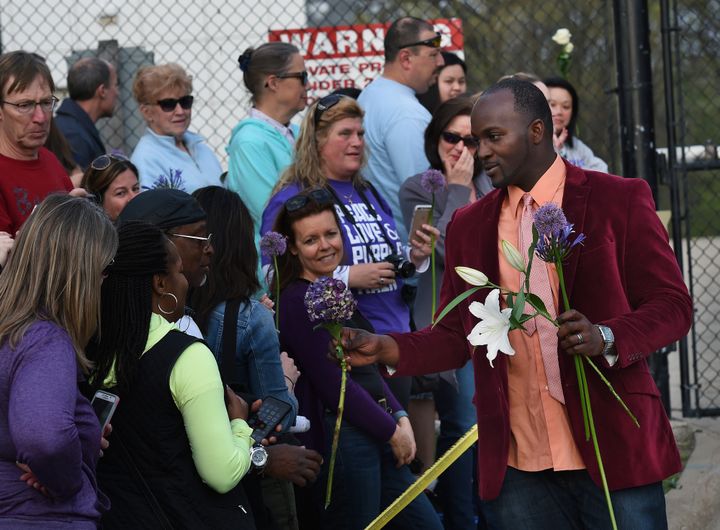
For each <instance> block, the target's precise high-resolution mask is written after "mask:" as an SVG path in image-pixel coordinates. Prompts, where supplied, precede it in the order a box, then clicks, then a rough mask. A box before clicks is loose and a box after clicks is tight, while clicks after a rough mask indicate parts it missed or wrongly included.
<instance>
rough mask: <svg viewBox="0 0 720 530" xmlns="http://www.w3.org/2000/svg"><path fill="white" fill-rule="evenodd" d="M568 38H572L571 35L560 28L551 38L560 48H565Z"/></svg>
mask: <svg viewBox="0 0 720 530" xmlns="http://www.w3.org/2000/svg"><path fill="white" fill-rule="evenodd" d="M570 37H572V33H570V30H569V29H567V28H560V29H559V30H557V31H556V32H555V35H553V36H552V40H553V41H555V42H556V43H557V44H559V45H560V46H565V45H566V44H567V43H568V42H570Z"/></svg>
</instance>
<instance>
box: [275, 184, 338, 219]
mask: <svg viewBox="0 0 720 530" xmlns="http://www.w3.org/2000/svg"><path fill="white" fill-rule="evenodd" d="M310 201H313V202H315V203H317V204H319V205H321V206H323V205H325V204H330V203H332V202H333V197H332V195H331V194H330V192H329V191H328V190H326V189H325V188H318V189H316V190H312V191H309V192H306V193H298V194H297V195H294V196H293V197H290V198H289V199H288V200H286V201H285V211H286V212H288V213H292V212H297V211H298V210H300V209H302V208H305V206H307V205H308V203H309V202H310Z"/></svg>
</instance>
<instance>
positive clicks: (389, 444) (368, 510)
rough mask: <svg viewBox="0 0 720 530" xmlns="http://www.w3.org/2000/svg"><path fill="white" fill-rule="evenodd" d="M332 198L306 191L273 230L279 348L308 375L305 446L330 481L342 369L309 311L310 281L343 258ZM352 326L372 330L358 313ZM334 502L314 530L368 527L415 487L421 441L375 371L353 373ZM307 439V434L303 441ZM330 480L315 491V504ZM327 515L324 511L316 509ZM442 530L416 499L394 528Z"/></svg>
mask: <svg viewBox="0 0 720 530" xmlns="http://www.w3.org/2000/svg"><path fill="white" fill-rule="evenodd" d="M333 202H334V201H333V196H332V194H331V193H330V192H329V191H328V190H326V189H324V188H320V189H314V190H309V191H304V192H302V193H300V194H297V195H294V196H292V197H290V198H289V199H288V200H287V201H285V203H284V204H283V206H282V208H281V210H280V213H279V215H278V217H277V222H276V223H275V230H276V231H277V232H279V233H280V234H282V235H284V236H285V237H286V238H287V241H288V251H287V252H286V253H285V254H283V255H282V256H279V257H278V271H276V272H277V273H278V274H279V278H280V287H281V295H280V315H279V318H280V345H281V349H283V350H285V351H287V352H288V354H289V355H290V356H291V357H293V359H294V360H295V362H296V363H297V365H298V368H299V369H300V371H301V372H302V374H303V375H302V377H300V379H298V382H297V386H296V387H295V395H296V396H297V398H298V402H299V411H300V413H301V414H303V415H305V416H307V417H308V418H310V421H311V425H312V427H311V429H310V432H309V433H307V435H304V439H303V442H304V443H305V444H306V446H307V447H309V448H311V449H316V450H318V451H319V452H321V453H322V454H323V455H324V456H325V463H324V465H323V477H324V478H326V476H327V464H328V463H329V456H330V455H329V453H330V440H331V437H332V432H333V428H334V425H335V419H336V411H337V403H338V397H339V390H340V368H339V367H338V366H337V364H335V363H334V362H332V361H331V360H330V359H328V356H327V352H328V346H329V342H330V335H329V334H328V333H327V331H325V330H323V329H317V330H316V329H315V325H314V324H313V323H311V322H310V319H309V317H308V316H307V311H306V310H305V306H304V299H305V292H306V291H307V288H308V286H309V285H310V282H313V281H315V280H317V279H318V278H320V277H323V276H332V274H333V271H334V270H335V269H336V268H337V267H338V265H339V264H340V262H341V260H342V257H343V240H342V235H341V231H340V222H339V219H338V216H337V213H336V211H335V207H334V204H333ZM348 325H351V326H356V327H360V328H364V329H373V326H372V325H371V324H370V322H369V321H368V320H367V319H365V317H364V316H363V315H362V314H361V313H360V312H359V311H356V313H355V314H354V315H353V318H352V319H351V321H349V323H348ZM346 392H347V393H346V400H345V413H344V416H343V420H344V421H343V424H342V427H341V434H340V444H339V448H338V455H337V462H336V467H335V474H334V478H333V496H332V503H331V504H330V506H329V508H328V509H327V511H325V513H324V514H323V517H322V519H323V521H322V523H316V524H315V526H314V528H318V527H321V526H322V527H323V528H332V529H344V528H353V529H355V528H358V529H361V528H365V527H366V526H367V525H368V524H369V523H370V522H371V521H372V520H373V519H374V518H375V517H376V516H377V515H378V514H379V513H380V511H381V510H382V509H384V508H385V507H386V506H388V505H389V504H390V503H391V502H392V501H393V500H395V498H397V497H398V496H399V495H400V493H402V492H403V491H404V490H405V489H406V488H407V487H408V486H409V485H410V484H412V482H413V481H414V477H413V475H412V473H411V472H410V470H409V468H408V466H407V465H406V464H409V463H410V462H411V461H412V460H413V458H414V457H415V440H414V437H413V434H412V427H410V422H409V420H408V418H407V414H406V413H405V411H404V410H402V408H401V407H400V404H399V403H398V402H397V400H396V399H395V397H394V396H393V394H392V392H391V391H390V389H389V388H388V386H387V384H386V383H385V381H384V379H383V377H382V376H381V375H380V372H379V370H378V368H377V366H375V365H371V366H368V367H367V369H361V370H352V372H351V373H350V377H349V379H348V383H347V391H346ZM301 436H303V435H301ZM324 482H325V480H322V481H320V484H318V485H317V486H316V489H315V491H316V493H318V495H316V503H317V504H319V500H320V494H321V493H322V492H323V491H324ZM316 512H317V513H321V512H322V509H321V505H320V506H318V507H317V509H316ZM393 525H396V527H397V528H416V529H439V528H442V525H441V523H440V521H439V519H438V517H437V514H436V513H435V511H434V510H433V508H432V505H431V504H430V502H429V501H428V499H427V498H426V497H425V496H420V497H418V498H417V499H416V500H415V501H413V502H412V503H411V504H410V505H409V506H408V507H407V508H405V509H404V510H403V511H402V512H401V513H400V514H399V515H398V516H397V517H395V519H394V520H393V523H392V524H391V525H390V526H389V528H392V527H393Z"/></svg>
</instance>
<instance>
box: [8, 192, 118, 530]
mask: <svg viewBox="0 0 720 530" xmlns="http://www.w3.org/2000/svg"><path fill="white" fill-rule="evenodd" d="M116 249H117V234H116V232H115V229H114V227H113V225H112V223H111V222H110V219H108V217H107V215H106V214H105V212H103V211H102V210H101V209H100V208H99V207H98V206H96V205H95V204H93V203H92V202H90V201H88V200H86V199H78V198H73V197H70V196H67V195H51V196H49V197H48V198H47V199H45V201H44V202H43V203H42V204H40V205H39V206H38V208H37V210H36V211H35V212H33V213H32V214H31V215H30V217H29V218H28V220H27V221H26V222H25V224H24V225H23V227H22V230H21V231H20V235H19V236H18V238H17V240H16V244H15V248H14V249H13V251H12V255H11V256H10V259H9V261H8V262H7V264H6V266H5V268H4V269H3V272H2V274H0V315H2V321H0V528H80V529H89V528H96V527H97V526H98V523H99V521H100V515H101V514H102V512H103V511H105V510H106V509H107V508H108V504H109V503H108V501H107V498H106V497H105V496H104V495H103V494H102V493H101V492H100V491H99V490H98V488H97V482H96V481H95V465H96V463H97V460H98V457H99V456H100V439H101V438H100V437H101V433H100V424H99V423H98V420H97V418H96V416H95V413H94V412H93V409H92V407H91V406H90V403H89V402H88V400H87V399H86V398H85V397H83V395H82V394H81V393H80V391H79V389H78V381H80V380H81V379H82V378H83V375H84V374H85V373H87V370H88V368H89V367H90V363H89V361H88V359H87V357H86V356H85V353H84V348H85V345H86V344H87V343H88V341H89V340H90V337H91V336H92V335H93V334H94V333H95V330H96V328H97V326H98V319H99V315H100V285H101V283H102V280H103V277H104V271H105V269H106V268H107V267H108V266H109V265H110V264H111V262H112V259H113V256H114V255H115V251H116Z"/></svg>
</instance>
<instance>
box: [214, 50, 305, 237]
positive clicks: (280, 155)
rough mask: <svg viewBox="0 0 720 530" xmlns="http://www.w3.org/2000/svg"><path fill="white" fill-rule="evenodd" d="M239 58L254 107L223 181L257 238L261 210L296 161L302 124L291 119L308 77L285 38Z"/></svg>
mask: <svg viewBox="0 0 720 530" xmlns="http://www.w3.org/2000/svg"><path fill="white" fill-rule="evenodd" d="M238 62H239V63H240V70H242V72H243V81H244V83H245V86H246V87H247V89H248V91H249V92H250V95H251V102H252V107H251V108H250V110H249V111H248V116H247V118H245V119H243V120H242V121H240V123H239V124H238V125H237V126H236V127H235V128H234V129H233V132H232V135H231V137H230V144H229V145H228V147H227V152H228V160H229V161H228V175H227V181H226V183H225V184H226V186H227V187H228V189H230V190H232V191H234V192H236V193H237V194H238V195H240V197H241V198H242V200H243V202H244V203H245V204H246V205H247V207H248V210H249V211H250V215H251V216H252V220H253V223H254V225H255V227H256V233H255V243H256V244H259V242H260V235H259V232H258V231H257V230H258V229H259V227H260V224H261V221H262V212H263V210H264V209H265V205H266V204H267V202H268V199H269V198H270V193H271V192H272V189H273V188H274V187H275V185H276V184H277V181H278V179H279V177H280V173H282V171H283V170H284V169H285V168H286V167H287V166H289V165H290V162H291V161H292V157H293V147H294V145H295V138H296V137H297V135H298V127H297V126H296V125H293V124H290V120H291V119H292V118H293V116H295V115H296V114H297V113H298V112H300V111H301V110H303V109H304V108H305V106H306V104H307V90H306V88H307V82H308V77H307V72H306V71H305V61H304V60H303V57H302V55H300V52H299V51H298V49H297V48H296V47H295V46H293V45H292V44H287V43H284V42H269V43H266V44H263V45H262V46H260V47H259V48H257V49H253V48H248V49H247V50H245V52H244V53H243V54H242V55H241V56H240V58H239V59H238Z"/></svg>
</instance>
